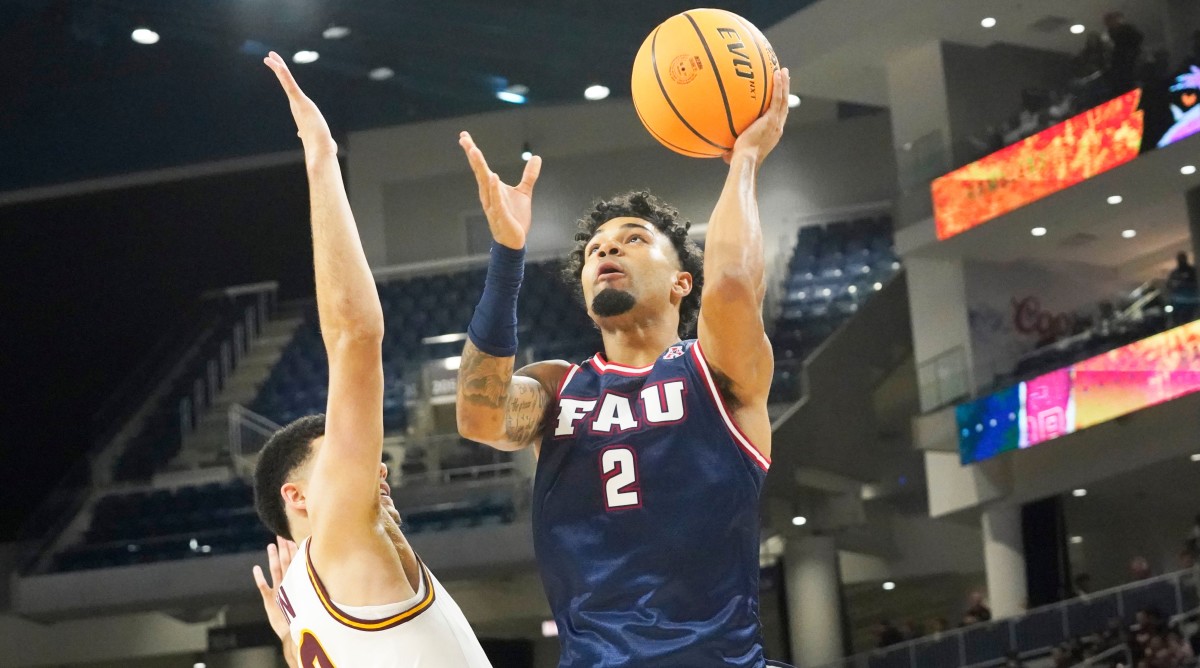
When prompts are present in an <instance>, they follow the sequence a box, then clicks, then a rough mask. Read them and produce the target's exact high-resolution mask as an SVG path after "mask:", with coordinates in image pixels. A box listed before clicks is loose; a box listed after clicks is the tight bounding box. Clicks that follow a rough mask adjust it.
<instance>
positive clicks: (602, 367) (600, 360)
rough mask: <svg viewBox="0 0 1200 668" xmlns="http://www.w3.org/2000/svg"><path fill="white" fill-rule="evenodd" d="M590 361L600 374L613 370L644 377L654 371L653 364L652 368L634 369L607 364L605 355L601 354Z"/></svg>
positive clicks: (597, 354)
mask: <svg viewBox="0 0 1200 668" xmlns="http://www.w3.org/2000/svg"><path fill="white" fill-rule="evenodd" d="M589 361H590V362H591V363H592V366H594V367H595V368H596V371H599V372H600V373H604V372H606V371H609V370H610V369H611V370H612V371H616V372H617V373H632V374H637V375H643V374H647V373H650V372H651V371H653V370H654V365H653V364H651V365H650V366H643V367H632V366H624V365H621V364H614V363H612V362H606V361H604V355H602V354H601V353H596V354H595V355H593V356H592V359H591V360H589Z"/></svg>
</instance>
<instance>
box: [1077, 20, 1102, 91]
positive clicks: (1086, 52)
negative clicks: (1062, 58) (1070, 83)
mask: <svg viewBox="0 0 1200 668" xmlns="http://www.w3.org/2000/svg"><path fill="white" fill-rule="evenodd" d="M1108 57H1109V49H1108V45H1107V44H1106V43H1105V42H1104V37H1103V35H1101V34H1100V33H1098V32H1088V34H1087V36H1086V37H1084V41H1083V50H1082V51H1080V52H1079V54H1078V55H1076V56H1075V63H1074V65H1075V67H1074V73H1075V81H1076V84H1077V85H1086V83H1088V82H1090V81H1093V80H1095V79H1096V78H1098V77H1100V76H1103V74H1104V72H1105V71H1106V70H1108Z"/></svg>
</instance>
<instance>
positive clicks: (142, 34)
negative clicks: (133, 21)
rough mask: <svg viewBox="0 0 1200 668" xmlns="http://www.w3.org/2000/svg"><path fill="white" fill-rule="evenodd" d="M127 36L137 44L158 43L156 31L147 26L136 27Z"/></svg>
mask: <svg viewBox="0 0 1200 668" xmlns="http://www.w3.org/2000/svg"><path fill="white" fill-rule="evenodd" d="M129 37H130V39H132V40H133V41H135V42H137V43H138V44H157V43H158V33H156V32H154V31H153V30H151V29H149V28H137V29H135V30H134V31H133V32H132V33H130V34H129Z"/></svg>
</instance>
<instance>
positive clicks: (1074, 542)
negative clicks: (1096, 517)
mask: <svg viewBox="0 0 1200 668" xmlns="http://www.w3.org/2000/svg"><path fill="white" fill-rule="evenodd" d="M1082 542H1083V536H1071V544H1072V545H1079V544H1080V543H1082Z"/></svg>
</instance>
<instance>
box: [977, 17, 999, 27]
mask: <svg viewBox="0 0 1200 668" xmlns="http://www.w3.org/2000/svg"><path fill="white" fill-rule="evenodd" d="M979 25H981V26H983V27H984V28H995V27H996V19H994V18H992V17H990V16H989V17H987V18H986V19H984V20H982V21H980V22H979Z"/></svg>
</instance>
